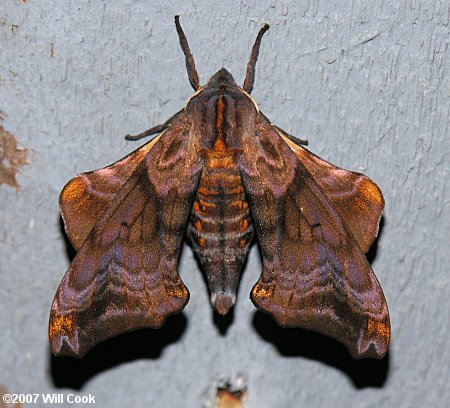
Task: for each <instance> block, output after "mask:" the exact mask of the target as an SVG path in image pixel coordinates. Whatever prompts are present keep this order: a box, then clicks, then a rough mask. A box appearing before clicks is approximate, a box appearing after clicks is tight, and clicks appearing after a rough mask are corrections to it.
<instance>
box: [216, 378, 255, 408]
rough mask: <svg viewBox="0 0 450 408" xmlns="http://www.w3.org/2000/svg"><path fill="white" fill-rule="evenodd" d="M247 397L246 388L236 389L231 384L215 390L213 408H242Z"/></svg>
mask: <svg viewBox="0 0 450 408" xmlns="http://www.w3.org/2000/svg"><path fill="white" fill-rule="evenodd" d="M246 397H247V389H246V387H242V388H241V389H236V388H235V387H233V386H231V384H226V385H225V386H223V387H219V388H217V394H216V403H215V405H214V407H215V408H242V407H243V406H244V405H243V403H244V401H245V399H246Z"/></svg>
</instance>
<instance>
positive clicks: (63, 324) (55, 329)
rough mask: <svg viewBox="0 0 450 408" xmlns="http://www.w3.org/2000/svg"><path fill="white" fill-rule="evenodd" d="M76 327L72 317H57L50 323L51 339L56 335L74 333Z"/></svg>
mask: <svg viewBox="0 0 450 408" xmlns="http://www.w3.org/2000/svg"><path fill="white" fill-rule="evenodd" d="M73 326H74V321H73V317H72V316H71V315H65V316H56V317H53V318H52V319H51V321H50V327H49V337H50V339H52V338H53V337H54V336H56V335H60V336H61V335H64V334H68V333H70V332H72V330H73Z"/></svg>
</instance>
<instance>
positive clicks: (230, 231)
mask: <svg viewBox="0 0 450 408" xmlns="http://www.w3.org/2000/svg"><path fill="white" fill-rule="evenodd" d="M187 233H188V236H189V238H190V240H191V242H192V246H193V249H194V251H195V253H196V254H197V256H198V258H199V260H200V262H201V265H202V268H203V271H204V272H205V275H206V278H207V280H208V284H209V288H210V291H211V303H212V304H213V306H214V307H215V308H216V310H217V311H218V312H219V313H221V314H226V313H227V312H228V310H229V308H230V307H231V306H233V305H234V303H235V300H236V290H237V286H238V282H239V277H240V275H241V269H242V265H243V264H244V262H245V259H246V257H247V254H248V250H249V246H250V243H251V240H252V238H253V225H252V220H251V215H250V210H249V207H248V203H247V200H246V198H245V193H244V188H243V185H242V181H241V177H240V173H239V169H238V166H237V164H236V160H235V156H234V153H233V149H227V148H226V146H225V145H224V144H223V143H222V142H221V141H220V138H219V139H218V140H217V141H216V143H215V144H214V146H213V147H212V148H211V149H208V150H207V151H206V152H205V165H204V168H203V173H202V176H201V179H200V184H199V186H198V189H197V194H196V197H195V201H194V205H193V207H192V211H191V216H190V221H189V225H188V231H187Z"/></svg>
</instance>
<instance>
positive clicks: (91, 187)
mask: <svg viewBox="0 0 450 408" xmlns="http://www.w3.org/2000/svg"><path fill="white" fill-rule="evenodd" d="M158 138H159V136H158V137H155V138H154V139H153V140H151V141H150V142H148V143H146V144H145V145H144V146H141V147H140V148H138V149H136V150H135V151H134V152H131V153H130V154H129V155H127V156H126V157H124V158H122V159H120V160H119V161H117V162H115V163H114V164H111V165H110V166H107V167H105V168H103V169H100V170H95V171H89V172H87V173H82V174H80V175H78V176H76V177H74V178H73V179H72V180H70V181H69V182H68V183H67V184H66V185H65V186H64V188H63V189H62V191H61V194H60V195H59V206H60V209H61V215H62V217H63V220H64V226H65V228H66V234H67V236H68V237H69V239H70V242H71V243H72V245H73V247H74V248H75V249H76V250H77V251H78V249H80V247H81V245H82V244H83V242H84V240H85V239H86V238H87V236H88V235H89V233H90V232H91V230H92V228H93V227H94V225H95V223H96V222H97V221H98V219H99V218H100V216H101V214H103V213H104V212H105V210H106V209H107V208H108V205H109V203H110V202H111V200H112V199H113V198H114V196H115V195H116V194H117V192H118V191H119V189H120V188H121V187H122V186H123V184H124V183H125V182H126V181H127V180H128V178H129V177H130V176H131V174H132V173H133V172H134V170H135V169H136V167H137V166H138V164H139V163H140V162H141V161H142V160H143V159H144V157H145V155H146V154H147V153H148V152H149V150H150V149H151V148H152V147H153V145H154V144H155V143H156V141H157V140H158Z"/></svg>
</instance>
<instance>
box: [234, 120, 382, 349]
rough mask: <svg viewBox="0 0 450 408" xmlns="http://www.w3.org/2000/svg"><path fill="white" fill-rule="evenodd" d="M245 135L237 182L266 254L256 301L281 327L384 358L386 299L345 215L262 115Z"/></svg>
mask: <svg viewBox="0 0 450 408" xmlns="http://www.w3.org/2000/svg"><path fill="white" fill-rule="evenodd" d="M242 137H243V139H244V140H243V142H244V145H245V149H244V153H243V155H242V156H241V162H240V168H241V174H242V180H243V184H244V188H245V192H246V194H247V198H248V201H249V204H250V208H251V212H252V216H253V218H254V223H255V228H256V233H257V239H258V242H259V245H260V247H261V250H262V256H263V272H262V275H261V277H260V279H259V280H258V282H257V284H256V285H255V287H254V288H253V290H252V294H251V298H252V300H253V302H254V303H255V305H256V306H258V307H259V308H260V309H262V310H263V311H265V312H267V313H269V314H271V315H272V316H273V317H274V318H275V319H276V321H277V322H278V323H279V324H280V325H282V326H288V327H302V328H305V329H308V330H314V331H317V332H320V333H322V334H325V335H327V336H330V337H333V338H335V339H337V340H338V341H340V342H342V343H343V344H344V345H345V346H346V347H347V349H348V350H349V352H350V353H351V354H352V356H353V357H355V358H363V357H375V358H381V357H383V356H384V354H385V353H386V351H387V347H388V344H389V336H390V325H389V314H388V310H387V305H386V301H385V298H384V295H383V292H382V290H381V288H380V285H379V283H378V281H377V279H376V277H375V275H374V273H373V271H372V269H371V267H370V265H369V264H368V262H367V260H366V258H365V256H364V253H363V251H362V250H361V248H360V247H359V246H358V244H357V242H356V241H355V238H354V237H353V235H352V233H351V232H350V230H349V229H348V228H347V226H346V225H345V223H344V222H343V220H342V217H341V216H340V215H339V213H338V212H337V211H336V210H335V209H334V208H333V206H332V204H331V203H330V200H329V199H328V198H327V196H326V194H325V193H324V191H323V190H322V189H321V188H320V187H319V186H318V184H317V183H316V181H315V180H314V178H313V177H312V176H311V174H310V173H309V171H308V170H307V169H306V167H305V166H304V165H302V163H301V162H300V161H299V159H298V158H297V157H296V155H295V154H294V152H293V151H292V150H291V149H290V148H289V146H288V145H287V144H286V143H285V142H284V141H283V140H282V138H281V137H280V135H279V134H278V133H277V132H276V131H275V129H274V128H273V127H272V126H271V125H270V124H269V123H268V122H267V121H266V120H265V119H264V118H263V117H262V116H261V115H258V117H257V118H256V119H255V124H254V131H248V132H246V133H245V134H243V136H242Z"/></svg>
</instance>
